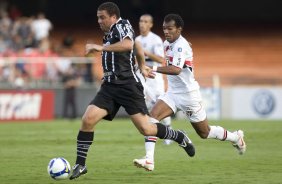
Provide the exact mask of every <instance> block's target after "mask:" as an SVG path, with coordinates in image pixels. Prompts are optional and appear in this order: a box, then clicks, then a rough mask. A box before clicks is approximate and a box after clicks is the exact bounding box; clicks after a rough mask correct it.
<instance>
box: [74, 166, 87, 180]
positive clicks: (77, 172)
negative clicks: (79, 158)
mask: <svg viewBox="0 0 282 184" xmlns="http://www.w3.org/2000/svg"><path fill="white" fill-rule="evenodd" d="M86 173H87V168H86V166H83V165H79V164H76V165H75V166H74V167H73V169H72V174H71V176H70V180H73V179H75V178H78V177H79V176H81V175H83V174H86Z"/></svg>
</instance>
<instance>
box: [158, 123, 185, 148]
mask: <svg viewBox="0 0 282 184" xmlns="http://www.w3.org/2000/svg"><path fill="white" fill-rule="evenodd" d="M156 125H157V129H158V132H157V135H156V136H157V137H158V138H160V139H170V140H174V141H175V142H177V143H178V144H181V143H182V142H183V139H184V134H183V133H182V132H180V131H178V130H173V129H171V128H169V127H166V126H164V125H163V124H161V123H156Z"/></svg>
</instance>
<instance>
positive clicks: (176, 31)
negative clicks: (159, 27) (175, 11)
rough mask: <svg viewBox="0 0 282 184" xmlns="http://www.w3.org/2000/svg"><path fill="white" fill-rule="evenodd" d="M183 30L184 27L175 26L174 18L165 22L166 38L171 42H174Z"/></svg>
mask: <svg viewBox="0 0 282 184" xmlns="http://www.w3.org/2000/svg"><path fill="white" fill-rule="evenodd" d="M181 31H182V28H181V27H179V28H177V27H176V26H175V21H174V20H172V21H169V22H164V23H163V32H164V36H165V39H166V40H167V41H168V42H170V43H173V42H174V41H175V40H177V39H178V38H179V36H180V34H181Z"/></svg>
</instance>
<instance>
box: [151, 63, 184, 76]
mask: <svg viewBox="0 0 282 184" xmlns="http://www.w3.org/2000/svg"><path fill="white" fill-rule="evenodd" d="M152 69H153V71H154V72H158V73H163V74H167V75H179V74H180V72H181V71H182V69H181V68H179V67H177V66H173V65H169V66H159V67H157V66H153V68H152Z"/></svg>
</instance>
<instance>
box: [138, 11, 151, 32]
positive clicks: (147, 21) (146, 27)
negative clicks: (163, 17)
mask: <svg viewBox="0 0 282 184" xmlns="http://www.w3.org/2000/svg"><path fill="white" fill-rule="evenodd" d="M152 27H153V23H152V18H151V17H150V16H146V15H143V16H141V17H140V20H139V30H140V33H141V34H142V35H143V34H147V33H148V32H149V31H150V30H151V28H152Z"/></svg>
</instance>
